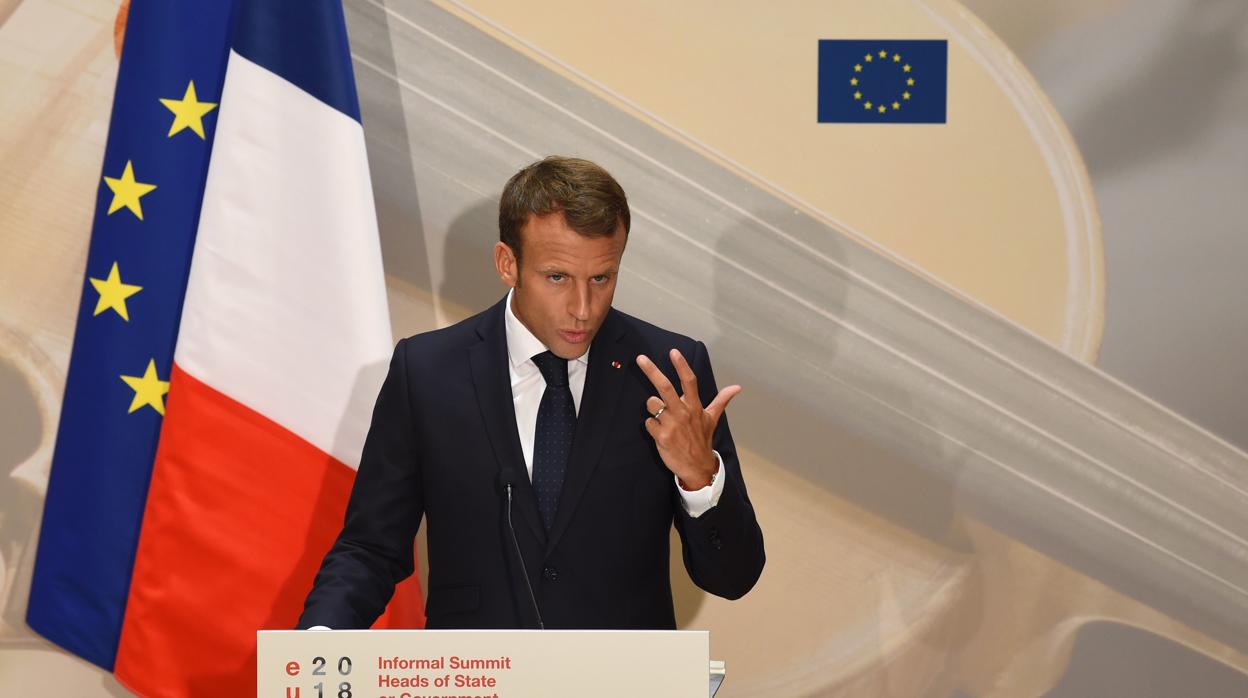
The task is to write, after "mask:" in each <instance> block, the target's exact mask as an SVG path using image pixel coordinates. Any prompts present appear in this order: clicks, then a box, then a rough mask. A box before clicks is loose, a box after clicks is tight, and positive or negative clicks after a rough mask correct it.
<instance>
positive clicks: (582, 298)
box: [568, 284, 589, 322]
mask: <svg viewBox="0 0 1248 698" xmlns="http://www.w3.org/2000/svg"><path fill="white" fill-rule="evenodd" d="M568 313H569V314H570V315H572V317H574V318H576V319H577V320H579V321H581V322H584V321H586V320H588V319H589V284H579V285H578V286H577V287H576V297H575V298H573V299H572V305H571V306H570V307H569V308H568Z"/></svg>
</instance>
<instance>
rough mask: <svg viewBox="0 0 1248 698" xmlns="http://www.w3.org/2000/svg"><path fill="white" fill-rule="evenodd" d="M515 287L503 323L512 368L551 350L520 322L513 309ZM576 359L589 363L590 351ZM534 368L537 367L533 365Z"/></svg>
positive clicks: (509, 294)
mask: <svg viewBox="0 0 1248 698" xmlns="http://www.w3.org/2000/svg"><path fill="white" fill-rule="evenodd" d="M515 292H516V291H515V289H511V290H509V291H507V303H506V306H507V317H506V320H505V322H504V324H503V326H504V328H505V329H506V331H507V358H508V359H509V360H510V361H511V366H512V368H520V366H522V365H523V364H524V363H525V362H526V361H529V362H530V364H531V363H532V362H531V359H532V358H533V356H534V355H535V354H540V353H542V352H544V351H547V350H549V347H547V346H546V345H545V344H542V340H540V339H538V338H537V337H536V336H535V335H534V334H533V333H532V332H530V331H529V328H527V327H525V326H524V323H523V322H520V318H518V317H516V314H515V313H514V312H512V310H511V297H512V295H514V294H515ZM574 361H579V362H580V363H582V364H585V365H589V352H588V351H586V352H585V353H584V354H581V355H580V356H578V357H576V359H574ZM533 368H537V366H536V365H533Z"/></svg>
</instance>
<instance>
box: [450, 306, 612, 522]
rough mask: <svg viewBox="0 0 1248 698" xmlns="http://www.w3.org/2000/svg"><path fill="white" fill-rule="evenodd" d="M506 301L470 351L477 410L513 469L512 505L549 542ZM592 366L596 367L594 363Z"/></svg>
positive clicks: (497, 453)
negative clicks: (521, 408) (522, 419)
mask: <svg viewBox="0 0 1248 698" xmlns="http://www.w3.org/2000/svg"><path fill="white" fill-rule="evenodd" d="M505 302H507V299H506V297H504V298H503V300H502V301H500V302H499V303H496V304H495V305H494V307H492V308H490V310H489V311H488V312H486V313H485V314H484V315H483V317H482V320H481V323H480V324H479V325H478V326H477V334H478V335H479V336H480V337H481V342H480V343H478V344H474V345H473V346H471V347H469V349H468V359H469V363H470V365H471V367H472V384H473V388H474V389H475V390H476V394H477V406H478V407H479V408H480V409H481V418H482V420H484V422H485V430H486V433H487V434H488V435H489V438H490V446H491V447H492V448H493V450H494V457H495V459H497V461H498V467H499V471H500V472H501V471H502V470H503V469H504V468H511V470H512V474H513V477H512V482H513V489H512V493H513V498H512V502H513V504H514V506H515V509H516V510H517V511H519V512H520V516H521V518H522V519H524V521H525V522H526V523H527V524H528V526H529V529H530V530H531V531H532V532H533V535H534V536H536V537H537V540H538V541H540V542H542V543H543V544H544V543H545V541H546V531H545V527H544V526H543V525H542V523H541V521H542V520H541V517H540V516H539V514H538V511H537V495H536V494H534V492H533V485H532V483H530V482H529V478H528V477H527V475H526V473H527V468H526V467H525V465H524V452H523V451H522V450H521V448H520V435H519V433H518V432H517V431H516V410H515V405H514V403H513V401H512V396H511V375H510V373H508V371H507V361H508V359H507V336H506V331H505V330H504V327H503V317H504V308H503V303H505ZM591 365H592V363H591Z"/></svg>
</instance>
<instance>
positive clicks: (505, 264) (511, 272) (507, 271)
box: [494, 242, 520, 288]
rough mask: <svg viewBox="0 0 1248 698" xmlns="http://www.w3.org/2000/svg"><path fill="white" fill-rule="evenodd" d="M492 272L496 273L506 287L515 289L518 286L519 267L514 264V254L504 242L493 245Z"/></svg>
mask: <svg viewBox="0 0 1248 698" xmlns="http://www.w3.org/2000/svg"><path fill="white" fill-rule="evenodd" d="M494 271H496V272H498V278H500V279H502V280H503V283H505V284H507V286H509V287H511V288H515V287H516V286H517V285H519V283H520V265H519V263H517V262H516V255H515V253H514V252H512V250H511V247H510V246H508V245H507V243H505V242H496V243H494Z"/></svg>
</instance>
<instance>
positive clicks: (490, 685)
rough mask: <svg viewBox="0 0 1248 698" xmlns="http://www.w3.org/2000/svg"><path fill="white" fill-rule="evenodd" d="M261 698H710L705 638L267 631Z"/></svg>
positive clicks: (618, 633) (261, 655) (690, 634)
mask: <svg viewBox="0 0 1248 698" xmlns="http://www.w3.org/2000/svg"><path fill="white" fill-rule="evenodd" d="M256 650H257V651H256V695H257V696H258V697H259V698H560V697H563V696H577V697H578V698H581V697H584V696H597V697H601V698H614V697H617V696H618V697H620V698H623V697H624V696H629V697H630V698H634V697H635V696H654V697H655V698H667V697H670V698H701V697H702V696H714V695H715V691H716V690H717V689H718V687H719V683H720V682H721V681H722V680H723V677H724V669H723V662H711V661H710V658H709V651H710V637H709V634H708V633H707V631H705V630H261V631H258V632H257V633H256Z"/></svg>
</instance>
